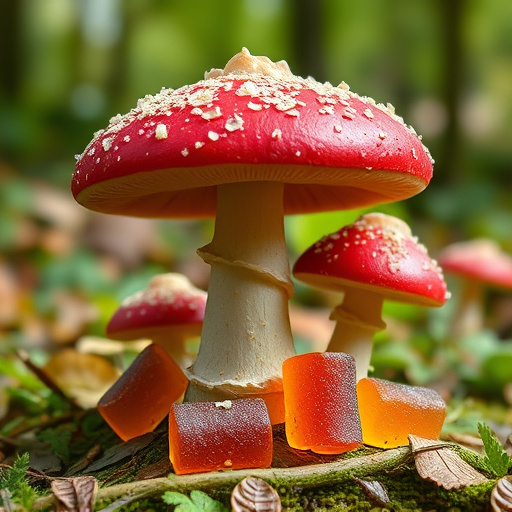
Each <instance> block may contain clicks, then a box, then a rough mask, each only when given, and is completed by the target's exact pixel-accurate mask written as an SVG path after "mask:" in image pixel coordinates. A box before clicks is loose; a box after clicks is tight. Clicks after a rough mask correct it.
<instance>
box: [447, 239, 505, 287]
mask: <svg viewBox="0 0 512 512" xmlns="http://www.w3.org/2000/svg"><path fill="white" fill-rule="evenodd" d="M438 259H439V264H440V265H441V266H442V267H443V269H444V270H445V271H446V272H447V273H450V274H455V275H459V276H462V277H466V278H468V279H473V280H475V281H481V282H482V283H486V284H488V285H492V286H496V287H498V288H512V257H511V256H510V255H509V254H507V253H506V252H504V251H502V250H501V248H500V246H499V245H498V244H497V243H496V242H494V241H492V240H488V239H484V238H479V239H476V240H470V241H467V242H457V243H454V244H451V245H449V246H447V247H445V249H444V250H443V251H442V252H441V254H440V255H439V258H438Z"/></svg>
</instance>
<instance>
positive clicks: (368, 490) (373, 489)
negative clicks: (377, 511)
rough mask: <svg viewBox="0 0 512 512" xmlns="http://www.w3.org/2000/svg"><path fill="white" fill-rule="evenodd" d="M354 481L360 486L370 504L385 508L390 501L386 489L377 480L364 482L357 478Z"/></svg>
mask: <svg viewBox="0 0 512 512" xmlns="http://www.w3.org/2000/svg"><path fill="white" fill-rule="evenodd" d="M354 480H355V481H356V482H357V483H358V484H359V485H360V486H361V488H362V489H363V491H364V493H365V494H366V497H367V498H368V499H369V500H370V502H371V503H373V504H375V505H377V506H379V507H385V506H386V505H387V504H388V503H389V502H390V501H391V500H390V499H389V496H388V493H387V491H386V488H385V487H384V485H382V484H381V483H380V482H378V481H377V480H364V479H362V478H357V477H356V478H354Z"/></svg>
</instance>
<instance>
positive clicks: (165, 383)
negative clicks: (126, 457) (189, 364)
mask: <svg viewBox="0 0 512 512" xmlns="http://www.w3.org/2000/svg"><path fill="white" fill-rule="evenodd" d="M187 384H188V380H187V378H186V377H185V374H184V373H183V371H182V370H181V368H180V367H179V366H178V365H177V364H176V363H175V362H174V360H173V359H172V358H171V357H170V356H169V355H168V354H167V352H166V351H165V349H163V348H162V347H161V346H159V345H155V344H151V345H148V346H147V347H146V348H145V349H144V350H143V351H142V352H141V353H140V354H139V355H138V356H137V358H136V359H135V360H134V361H133V363H132V364H131V365H130V367H129V368H128V369H127V370H126V371H125V372H124V373H123V374H122V375H121V377H119V379H118V380H117V381H116V382H115V383H114V385H113V386H112V387H111V388H110V389H109V390H108V391H107V392H106V393H105V394H104V395H103V396H102V397H101V399H100V401H99V402H98V411H99V413H100V414H101V415H102V416H103V418H104V419H105V421H106V422H107V423H108V424H109V425H110V427H111V428H112V430H113V431H114V432H115V433H116V434H117V435H118V436H119V437H120V438H121V439H122V440H123V441H128V440H129V439H132V438H134V437H137V436H140V435H142V434H146V433H148V432H151V431H153V430H154V429H155V427H156V426H157V425H158V424H159V423H160V422H161V421H162V420H163V419H164V418H165V417H166V416H167V414H168V413H169V409H170V407H171V405H172V403H173V402H175V401H176V400H178V399H179V398H180V397H181V396H182V395H183V393H184V392H185V389H186V388H187Z"/></svg>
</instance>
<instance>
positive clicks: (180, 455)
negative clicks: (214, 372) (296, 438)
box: [169, 398, 272, 475]
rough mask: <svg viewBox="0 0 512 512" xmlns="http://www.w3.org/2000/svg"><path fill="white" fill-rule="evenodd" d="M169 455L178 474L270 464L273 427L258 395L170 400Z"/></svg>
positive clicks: (258, 466) (259, 466) (266, 465)
mask: <svg viewBox="0 0 512 512" xmlns="http://www.w3.org/2000/svg"><path fill="white" fill-rule="evenodd" d="M169 458H170V459H171V462H172V465H173V468H174V472H175V473H176V474H177V475H183V474H186V473H200V472H205V471H217V470H219V469H246V468H264V467H269V466H270V463H271V462H272V427H271V425H270V419H269V416H268V412H267V407H266V405H265V402H264V401H263V400H262V399H261V398H239V399H237V400H224V401H223V402H191V403H183V404H174V405H173V406H172V407H171V410H170V412H169Z"/></svg>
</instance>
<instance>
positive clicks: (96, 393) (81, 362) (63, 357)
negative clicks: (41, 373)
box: [44, 348, 120, 408]
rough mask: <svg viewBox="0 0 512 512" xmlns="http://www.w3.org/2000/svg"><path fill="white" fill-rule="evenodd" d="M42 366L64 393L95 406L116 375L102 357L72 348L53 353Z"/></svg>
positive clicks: (81, 402)
mask: <svg viewBox="0 0 512 512" xmlns="http://www.w3.org/2000/svg"><path fill="white" fill-rule="evenodd" d="M44 370H45V371H46V373H48V374H49V375H50V377H51V378H52V379H53V380H54V381H55V382H56V384H57V385H58V386H59V387H60V388H61V389H62V390H64V392H65V393H66V394H67V395H69V396H71V397H73V398H74V399H75V400H76V401H77V402H78V403H79V404H80V405H81V406H82V407H85V408H89V407H95V406H96V404H97V403H98V400H99V399H100V398H101V397H102V396H103V394H104V393H105V392H106V391H107V390H108V389H109V388H110V386H112V384H114V382H115V381H116V380H117V379H118V377H119V375H120V372H119V370H117V369H116V368H115V367H114V366H113V365H112V364H111V363H109V362H108V361H107V360H106V359H105V358H103V357H100V356H97V355H94V354H82V353H80V352H77V351H76V350H74V349H72V348H66V349H63V350H60V351H59V352H57V353H56V354H55V355H53V356H52V357H51V358H50V360H49V361H48V362H47V363H46V365H45V366H44Z"/></svg>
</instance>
